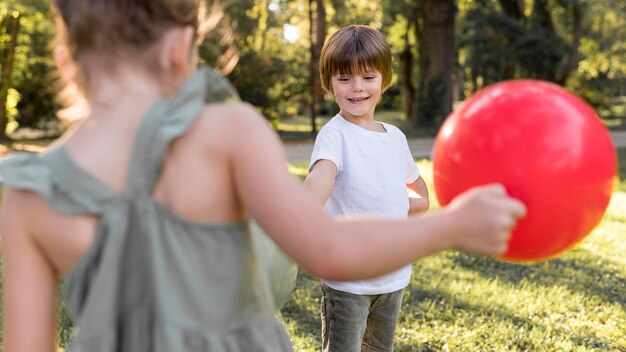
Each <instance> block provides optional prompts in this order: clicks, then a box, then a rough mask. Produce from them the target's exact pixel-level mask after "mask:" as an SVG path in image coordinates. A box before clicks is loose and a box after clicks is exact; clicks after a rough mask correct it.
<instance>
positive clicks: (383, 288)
mask: <svg viewBox="0 0 626 352" xmlns="http://www.w3.org/2000/svg"><path fill="white" fill-rule="evenodd" d="M380 124H381V125H382V126H383V127H384V128H385V130H386V132H375V131H370V130H367V129H364V128H362V127H359V126H358V125H356V124H353V123H351V122H349V121H347V120H346V119H344V118H343V117H341V116H340V115H337V116H335V117H333V118H332V119H331V120H330V121H328V123H327V124H326V125H324V127H322V129H321V130H320V132H319V134H318V136H317V138H316V140H315V146H314V148H313V153H312V155H311V164H310V166H309V171H310V170H311V168H312V167H313V165H314V164H315V163H316V162H317V161H319V160H321V159H326V160H329V161H332V162H333V163H334V164H335V166H336V167H337V176H336V177H335V187H334V189H333V191H332V193H331V195H330V197H329V198H328V201H327V202H326V204H325V205H324V208H325V209H326V210H327V211H328V212H329V213H330V214H331V215H333V216H346V215H347V216H350V215H367V216H374V217H378V218H389V219H404V218H406V217H407V213H408V211H409V198H408V193H407V189H406V185H407V184H409V183H413V182H415V180H417V178H418V177H419V170H418V169H417V166H416V165H415V162H414V160H413V156H412V155H411V151H410V150H409V146H408V143H407V140H406V137H405V135H404V134H403V133H402V131H400V130H399V129H398V128H397V127H395V126H392V125H389V124H386V123H382V122H380ZM380 235H381V236H385V235H386V234H384V233H381V234H380ZM410 279H411V265H410V264H409V265H406V266H405V267H403V268H400V269H398V270H396V271H394V272H391V273H388V274H385V275H383V276H380V277H377V278H374V279H369V280H359V281H347V282H346V281H328V280H324V283H325V284H326V285H328V286H330V287H332V288H333V289H336V290H339V291H344V292H350V293H353V294H359V295H366V294H383V293H389V292H393V291H397V290H400V289H402V288H404V287H406V286H407V285H408V284H409V280H410Z"/></svg>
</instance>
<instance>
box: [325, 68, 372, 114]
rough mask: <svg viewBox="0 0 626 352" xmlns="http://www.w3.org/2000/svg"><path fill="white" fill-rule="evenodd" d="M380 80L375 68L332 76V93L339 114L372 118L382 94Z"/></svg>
mask: <svg viewBox="0 0 626 352" xmlns="http://www.w3.org/2000/svg"><path fill="white" fill-rule="evenodd" d="M382 82H383V78H382V75H381V74H380V72H378V70H375V69H373V70H369V71H367V72H363V73H360V74H355V75H350V76H341V75H339V74H336V75H335V76H333V78H332V80H331V84H332V87H333V94H334V96H335V101H336V102H337V104H338V105H339V108H340V109H341V115H342V116H343V117H345V118H353V119H359V118H366V119H373V118H374V110H375V109H376V104H378V101H379V100H380V96H381V94H382Z"/></svg>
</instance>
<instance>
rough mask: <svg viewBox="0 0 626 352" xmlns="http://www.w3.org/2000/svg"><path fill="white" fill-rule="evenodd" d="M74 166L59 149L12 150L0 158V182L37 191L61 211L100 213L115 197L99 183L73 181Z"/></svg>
mask: <svg viewBox="0 0 626 352" xmlns="http://www.w3.org/2000/svg"><path fill="white" fill-rule="evenodd" d="M75 168H76V167H75V165H73V164H72V163H71V162H69V161H68V160H67V157H66V156H65V154H64V151H63V150H60V149H52V150H50V151H49V152H46V153H45V154H37V153H29V152H15V153H12V154H10V155H8V156H6V157H4V158H1V159H0V182H1V183H2V184H3V185H4V186H5V187H11V188H15V189H20V190H25V191H31V192H34V193H37V194H39V195H40V196H41V197H43V198H45V199H46V200H47V202H48V203H49V204H50V205H51V206H52V208H53V209H55V210H56V211H58V212H60V213H63V214H69V215H75V214H101V213H102V212H103V209H104V208H106V207H107V206H109V205H110V204H111V203H112V202H114V201H115V200H116V198H117V196H116V195H115V194H113V193H112V192H111V191H110V190H109V189H107V188H106V187H103V186H102V185H98V184H93V182H92V183H90V182H88V181H84V180H75V176H73V174H72V172H74V171H75V170H73V169H75ZM66 176H67V177H66ZM74 181H76V182H74Z"/></svg>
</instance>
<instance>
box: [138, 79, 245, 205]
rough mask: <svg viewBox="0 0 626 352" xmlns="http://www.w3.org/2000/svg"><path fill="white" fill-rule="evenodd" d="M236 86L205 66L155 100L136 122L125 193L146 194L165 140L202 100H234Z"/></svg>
mask: <svg viewBox="0 0 626 352" xmlns="http://www.w3.org/2000/svg"><path fill="white" fill-rule="evenodd" d="M238 99H239V97H238V95H237V92H236V90H235V89H234V88H233V87H232V86H231V85H230V83H228V81H227V80H226V79H224V78H222V77H220V76H219V75H217V74H216V73H215V72H214V71H213V70H211V69H210V68H208V67H201V68H199V69H198V71H197V72H196V73H195V74H194V75H193V76H192V77H191V78H190V79H189V80H188V81H187V82H186V83H185V84H184V86H183V87H182V88H181V89H180V90H179V91H178V93H177V94H176V96H175V97H174V98H173V99H170V100H162V101H159V102H157V103H156V104H155V105H153V106H152V108H151V109H150V110H149V111H148V113H147V115H146V116H145V118H144V119H143V121H142V122H141V125H140V126H139V129H138V132H137V136H136V139H135V144H134V147H133V151H132V156H131V162H130V168H129V172H128V178H127V180H126V193H127V194H128V195H129V196H149V195H150V194H152V190H153V188H154V185H155V183H156V182H157V180H158V177H159V174H160V169H161V164H162V162H163V158H164V157H165V153H166V151H167V148H168V146H169V144H170V143H171V142H172V140H173V139H175V138H176V137H179V136H181V135H183V134H184V133H185V132H186V131H187V130H188V129H189V127H190V126H191V124H192V123H193V121H194V120H195V119H196V117H198V115H199V113H200V111H201V110H202V108H203V107H204V106H205V105H206V104H210V103H219V102H228V101H237V100H238Z"/></svg>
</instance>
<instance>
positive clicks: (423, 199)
mask: <svg viewBox="0 0 626 352" xmlns="http://www.w3.org/2000/svg"><path fill="white" fill-rule="evenodd" d="M406 188H407V190H408V191H409V215H416V214H422V213H424V212H426V211H427V210H428V208H429V207H430V201H429V199H428V187H426V183H425V182H424V179H423V178H422V176H419V177H418V178H417V180H415V181H414V182H413V183H409V184H407V185H406Z"/></svg>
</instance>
